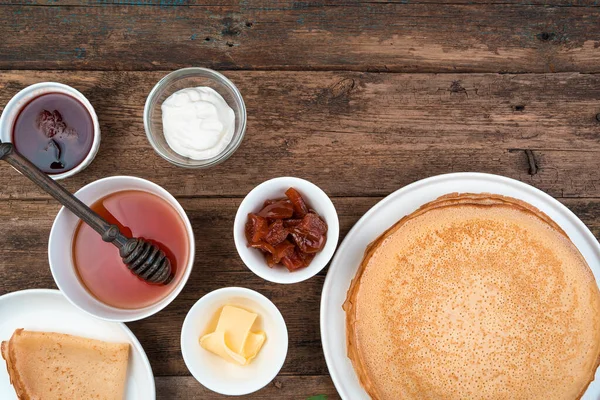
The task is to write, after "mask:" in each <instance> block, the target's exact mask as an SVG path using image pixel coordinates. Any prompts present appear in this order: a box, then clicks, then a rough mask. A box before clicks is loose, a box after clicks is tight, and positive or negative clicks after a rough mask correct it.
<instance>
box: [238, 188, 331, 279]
mask: <svg viewBox="0 0 600 400" xmlns="http://www.w3.org/2000/svg"><path fill="white" fill-rule="evenodd" d="M290 187H293V188H295V189H297V190H298V192H300V194H301V195H302V197H303V198H304V200H305V201H306V203H307V205H308V206H309V208H312V209H314V210H315V211H316V212H317V213H318V214H319V215H320V216H321V217H322V218H323V219H324V220H325V222H326V223H327V227H328V229H327V243H326V244H325V247H324V248H323V250H321V251H320V252H319V253H317V255H316V256H315V258H314V259H313V260H312V262H311V263H310V265H309V266H308V267H306V268H302V269H299V270H297V271H294V272H290V271H288V270H287V268H285V267H283V266H278V267H275V268H269V266H268V265H267V262H266V260H265V256H264V255H263V253H261V252H260V250H257V249H253V248H250V247H248V245H247V240H246V235H245V226H246V221H247V219H248V214H249V213H253V212H258V211H260V209H261V208H262V206H263V203H264V202H265V200H268V199H277V198H282V197H285V191H286V190H288V189H289V188H290ZM339 235H340V223H339V220H338V215H337V212H336V211H335V207H334V205H333V203H332V202H331V199H329V197H328V196H327V195H326V194H325V192H324V191H323V190H321V189H320V188H319V187H318V186H317V185H315V184H313V183H311V182H309V181H306V180H304V179H300V178H291V177H281V178H275V179H271V180H268V181H266V182H263V183H261V184H260V185H258V186H257V187H255V188H254V189H252V191H250V193H248V195H247V196H246V198H244V200H243V201H242V203H241V204H240V207H239V208H238V211H237V214H236V215H235V222H234V223H233V238H234V241H235V247H236V248H237V251H238V253H239V255H240V257H241V258H242V261H243V262H244V264H246V266H247V267H248V268H250V270H251V271H252V272H254V273H255V274H256V275H258V276H260V277H261V278H263V279H265V280H267V281H271V282H276V283H297V282H302V281H304V280H306V279H308V278H311V277H313V276H315V275H316V274H317V273H318V272H319V271H321V270H322V269H323V268H325V266H326V265H327V263H328V262H329V260H331V257H333V253H335V249H336V247H337V243H338V238H339Z"/></svg>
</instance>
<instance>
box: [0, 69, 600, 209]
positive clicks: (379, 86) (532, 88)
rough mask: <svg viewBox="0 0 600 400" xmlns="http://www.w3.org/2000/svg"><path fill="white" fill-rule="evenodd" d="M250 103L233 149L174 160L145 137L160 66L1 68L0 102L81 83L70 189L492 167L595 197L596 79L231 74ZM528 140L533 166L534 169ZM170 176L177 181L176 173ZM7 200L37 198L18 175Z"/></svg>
mask: <svg viewBox="0 0 600 400" xmlns="http://www.w3.org/2000/svg"><path fill="white" fill-rule="evenodd" d="M225 74H226V75H227V76H229V77H230V78H231V79H232V80H233V81H234V83H236V84H237V85H238V86H239V88H240V90H241V92H242V94H243V96H244V98H245V101H246V103H247V105H248V129H247V133H246V137H245V139H244V142H243V143H242V146H241V147H240V149H239V150H238V151H237V152H236V153H235V154H234V155H233V157H231V158H230V159H229V160H228V161H227V162H226V163H224V164H222V165H220V166H217V167H215V168H211V169H208V170H187V169H181V168H178V167H175V166H173V165H171V164H169V163H168V162H167V161H165V160H163V159H162V158H160V157H159V156H158V155H156V154H155V153H154V151H153V150H152V148H151V146H150V144H149V143H148V141H147V139H146V136H145V134H144V128H143V108H144V102H145V100H146V96H147V95H148V93H149V92H150V90H151V89H152V87H153V86H154V84H155V83H156V82H157V81H158V80H159V79H160V78H161V77H162V76H164V75H165V73H164V72H72V71H62V72H46V71H44V72H36V71H5V72H0V87H2V88H3V89H2V90H1V91H0V104H5V103H6V102H7V101H8V100H9V99H10V97H11V96H13V95H14V94H15V93H16V92H18V91H19V90H20V89H21V88H23V87H25V86H27V85H29V84H32V83H34V82H40V81H49V80H52V81H54V80H56V81H61V82H64V83H67V84H70V85H72V86H74V87H75V88H77V89H79V90H81V91H82V92H83V93H84V94H85V95H86V96H87V97H88V98H89V99H90V101H91V102H92V104H93V105H94V107H95V108H96V112H97V113H98V114H99V115H100V125H101V130H102V145H101V148H100V152H99V154H98V156H97V158H96V160H95V161H94V162H93V163H92V165H91V166H90V167H88V169H87V170H86V173H85V174H79V175H77V176H75V177H74V178H72V179H69V180H67V181H65V185H66V186H67V187H68V188H69V189H71V190H76V189H78V188H79V187H81V186H82V185H84V184H86V183H88V182H91V181H93V180H96V179H98V178H101V177H103V176H106V175H107V174H109V175H115V174H124V175H135V176H140V177H143V178H146V179H150V180H152V181H154V182H156V183H158V184H160V185H162V186H164V187H165V188H166V189H167V190H169V191H170V192H171V193H173V194H174V195H176V196H186V197H195V196H221V197H222V196H229V197H242V196H244V195H245V194H246V193H248V191H250V190H251V189H252V188H253V187H254V186H256V185H257V184H259V183H260V182H262V181H263V180H266V179H268V178H272V177H275V176H282V175H292V176H301V177H304V178H306V179H309V180H311V181H313V182H314V183H316V184H317V185H319V186H321V187H322V188H323V189H324V190H325V191H326V192H327V193H328V194H329V195H332V196H365V195H367V196H383V195H387V194H389V193H390V192H392V191H394V190H396V189H398V188H399V187H402V186H404V185H406V184H408V183H410V182H413V181H416V180H418V179H422V178H425V177H427V176H431V175H436V174H441V173H447V172H457V171H480V172H492V173H497V174H501V175H506V176H509V177H513V178H516V179H519V180H522V181H524V182H527V183H530V184H533V185H534V186H537V187H539V188H540V189H542V190H545V191H546V192H548V193H550V194H552V195H553V196H558V197H600V170H599V169H598V168H595V167H594V163H595V160H597V159H598V158H599V157H600V141H599V140H598V138H599V130H600V121H599V120H598V119H597V118H596V115H597V114H598V113H600V103H599V102H598V99H599V98H600V75H594V74H578V73H561V74H524V75H507V74H502V75H499V74H442V75H428V74H380V73H353V72H281V71H277V72H271V71H265V72H239V71H237V72H231V71H225ZM526 150H530V151H531V152H530V158H533V159H534V162H535V164H536V165H537V168H536V170H535V171H530V167H529V161H528V157H527V154H526ZM175 177H176V178H175ZM0 185H1V186H2V188H3V190H2V192H1V193H0V197H3V198H47V195H45V194H44V193H42V192H40V190H39V189H37V188H36V187H35V186H33V185H32V184H31V183H29V182H27V181H26V180H25V179H22V178H21V177H20V176H19V175H18V174H17V173H16V172H15V171H11V170H7V172H6V173H5V174H2V175H0Z"/></svg>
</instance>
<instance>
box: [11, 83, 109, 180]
mask: <svg viewBox="0 0 600 400" xmlns="http://www.w3.org/2000/svg"><path fill="white" fill-rule="evenodd" d="M0 140H2V141H3V142H11V143H12V144H13V145H14V146H15V148H16V150H17V151H18V152H20V153H21V154H22V155H23V156H25V157H26V158H27V159H28V160H29V161H31V162H32V163H33V164H35V165H36V166H37V167H38V168H39V169H41V170H42V171H44V172H45V173H47V174H48V175H49V176H51V177H52V178H53V179H63V178H67V177H69V176H72V175H75V174H76V173H78V172H79V171H81V170H83V169H84V168H85V167H87V166H88V165H89V164H90V163H91V162H92V160H93V159H94V157H95V156H96V153H97V152H98V148H99V147H100V127H99V124H98V117H97V116H96V112H95V111H94V107H93V106H92V105H91V103H90V102H89V101H88V100H87V98H86V97H85V96H84V95H83V94H81V92H79V91H78V90H76V89H74V88H72V87H70V86H67V85H64V84H61V83H56V82H42V83H36V84H34V85H31V86H28V87H26V88H25V89H23V90H21V91H20V92H19V93H17V94H16V95H15V96H14V97H13V98H12V99H11V100H10V101H9V102H8V104H7V105H6V107H5V108H4V111H3V112H2V116H0Z"/></svg>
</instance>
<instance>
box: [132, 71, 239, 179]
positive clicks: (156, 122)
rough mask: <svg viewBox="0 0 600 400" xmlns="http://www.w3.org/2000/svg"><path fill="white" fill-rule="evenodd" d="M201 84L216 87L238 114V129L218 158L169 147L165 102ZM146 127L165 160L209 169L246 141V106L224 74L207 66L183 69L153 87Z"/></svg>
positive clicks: (151, 141)
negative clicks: (195, 156) (195, 155)
mask: <svg viewBox="0 0 600 400" xmlns="http://www.w3.org/2000/svg"><path fill="white" fill-rule="evenodd" d="M198 86H208V87H210V88H212V89H214V90H216V91H217V92H218V93H219V94H220V95H221V96H223V98H224V99H225V101H226V102H227V104H228V105H229V107H231V109H232V110H233V112H234V114H235V131H234V133H233V138H232V139H231V142H230V143H229V144H228V145H227V147H226V148H225V150H223V151H222V152H221V153H219V154H218V155H216V156H215V157H212V158H208V159H205V160H193V159H191V158H188V157H185V156H182V155H180V154H178V153H176V152H175V151H174V150H173V149H171V148H170V147H169V144H168V143H167V141H166V139H165V136H164V133H163V128H162V110H161V105H162V103H163V102H164V101H165V100H166V99H167V97H169V96H170V95H172V94H173V93H174V92H176V91H178V90H181V89H185V88H189V87H198ZM144 129H145V130H146V136H147V137H148V140H149V141H150V144H151V145H152V147H153V148H154V150H155V151H156V152H157V153H158V155H160V156H161V157H162V158H164V159H165V160H167V161H169V162H170V163H173V164H175V165H177V166H180V167H185V168H208V167H212V166H213V165H217V164H219V163H221V162H223V161H225V160H226V159H228V158H229V157H230V156H231V155H232V154H233V153H234V152H235V151H236V150H237V148H238V147H240V144H241V143H242V139H243V138H244V133H245V132H246V105H245V104H244V99H243V98H242V94H241V93H240V91H239V90H238V88H237V87H235V85H234V84H233V82H231V81H230V80H229V79H227V78H226V77H225V76H224V75H222V74H220V73H218V72H216V71H213V70H211V69H207V68H199V67H193V68H183V69H179V70H177V71H173V72H171V73H170V74H168V75H167V76H165V77H164V78H162V79H161V80H160V81H158V83H157V84H156V86H154V88H153V89H152V91H151V92H150V94H149V95H148V99H147V100H146V105H145V107H144Z"/></svg>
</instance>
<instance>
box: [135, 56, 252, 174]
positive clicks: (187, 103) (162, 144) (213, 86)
mask: <svg viewBox="0 0 600 400" xmlns="http://www.w3.org/2000/svg"><path fill="white" fill-rule="evenodd" d="M144 129H145V130H146V136H147V137H148V140H149V141H150V144H151V145H152V147H153V148H154V150H156V152H157V153H158V154H159V155H160V156H161V157H162V158H164V159H165V160H167V161H169V162H171V163H173V164H175V165H178V166H180V167H186V168H207V167H211V166H213V165H216V164H219V163H221V162H223V161H225V160H226V159H227V158H229V157H230V156H231V155H232V154H233V153H234V152H235V151H236V150H237V148H238V147H239V146H240V144H241V143H242V139H243V138H244V133H245V131H246V106H245V104H244V99H243V98H242V95H241V93H240V91H239V90H238V89H237V87H236V86H235V85H234V84H233V83H232V82H231V81H230V80H229V79H227V78H226V77H225V76H224V75H222V74H220V73H218V72H216V71H213V70H210V69H207V68H199V67H195V68H183V69H180V70H177V71H174V72H171V73H170V74H168V75H167V76H165V77H164V78H162V79H161V80H160V81H159V82H158V83H157V84H156V85H155V86H154V88H153V89H152V91H151V92H150V94H149V95H148V99H147V100H146V105H145V107H144Z"/></svg>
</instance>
